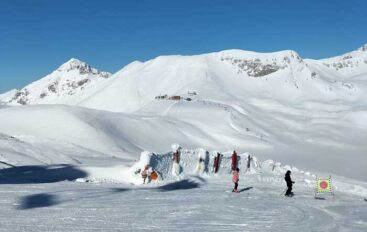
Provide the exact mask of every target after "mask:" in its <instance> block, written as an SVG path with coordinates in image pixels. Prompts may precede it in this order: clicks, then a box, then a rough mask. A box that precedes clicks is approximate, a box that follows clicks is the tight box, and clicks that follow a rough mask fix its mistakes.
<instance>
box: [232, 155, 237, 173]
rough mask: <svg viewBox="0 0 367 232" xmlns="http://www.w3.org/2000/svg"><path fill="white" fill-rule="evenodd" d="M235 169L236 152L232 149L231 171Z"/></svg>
mask: <svg viewBox="0 0 367 232" xmlns="http://www.w3.org/2000/svg"><path fill="white" fill-rule="evenodd" d="M236 169H237V153H236V151H233V153H232V171H234V170H236Z"/></svg>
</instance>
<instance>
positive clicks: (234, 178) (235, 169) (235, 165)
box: [231, 151, 294, 197]
mask: <svg viewBox="0 0 367 232" xmlns="http://www.w3.org/2000/svg"><path fill="white" fill-rule="evenodd" d="M231 160H232V165H231V167H232V181H233V183H234V188H233V190H232V192H236V193H238V192H239V191H238V182H239V180H240V169H239V168H238V163H237V153H236V151H233V153H232V157H231ZM251 161H252V157H251V156H250V155H248V157H247V166H246V167H247V170H250V167H251ZM284 180H285V182H286V184H287V191H286V193H285V196H288V197H291V196H293V192H292V187H293V184H294V181H292V179H291V171H289V170H288V171H287V172H286V174H285V177H284Z"/></svg>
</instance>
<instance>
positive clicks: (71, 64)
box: [57, 58, 92, 71]
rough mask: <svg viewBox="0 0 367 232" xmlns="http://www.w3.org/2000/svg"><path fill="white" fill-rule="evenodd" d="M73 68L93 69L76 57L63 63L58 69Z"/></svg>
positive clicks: (67, 69)
mask: <svg viewBox="0 0 367 232" xmlns="http://www.w3.org/2000/svg"><path fill="white" fill-rule="evenodd" d="M73 69H79V70H81V69H84V70H90V71H91V70H92V67H91V66H90V65H89V64H87V63H85V62H83V61H81V60H78V59H75V58H71V59H70V60H68V61H67V62H65V63H64V64H62V65H61V66H60V67H59V68H58V69H57V70H59V71H69V70H73Z"/></svg>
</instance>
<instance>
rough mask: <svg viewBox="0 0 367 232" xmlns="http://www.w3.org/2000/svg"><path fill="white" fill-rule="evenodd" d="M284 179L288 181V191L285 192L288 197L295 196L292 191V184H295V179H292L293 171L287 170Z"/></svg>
mask: <svg viewBox="0 0 367 232" xmlns="http://www.w3.org/2000/svg"><path fill="white" fill-rule="evenodd" d="M284 180H285V182H286V183H287V188H288V189H287V192H286V193H285V196H287V197H291V196H293V192H292V186H293V184H294V181H292V179H291V171H289V170H288V171H287V172H286V173H285V177H284Z"/></svg>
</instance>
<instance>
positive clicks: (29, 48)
mask: <svg viewBox="0 0 367 232" xmlns="http://www.w3.org/2000/svg"><path fill="white" fill-rule="evenodd" d="M366 9H367V1H364V0H359V1H358V0H348V1H338V0H334V1H329V0H323V1H320V0H305V1H300V0H297V1H296V0H284V1H282V0H247V1H245V0H242V1H240V0H239V1H232V0H226V1H225V0H223V1H218V0H185V1H179V0H177V1H174V0H154V1H153V0H142V1H138V0H134V1H133V0H132V1H128V0H126V1H118V0H115V1H111V0H103V1H102V0H101V1H94V0H83V1H82V0H63V1H53V0H1V1H0V92H4V91H6V90H9V89H12V88H21V87H23V86H24V85H26V84H28V83H30V82H32V81H34V80H37V79H39V78H41V77H43V76H45V75H46V74H48V73H50V72H51V71H53V70H54V69H56V68H57V67H58V66H60V65H61V64H62V63H64V62H65V61H67V60H68V59H70V58H71V57H74V58H78V59H80V60H83V61H85V62H87V63H89V64H90V65H92V66H93V67H96V68H98V69H100V70H105V71H110V72H116V71H117V70H119V69H121V68H122V67H123V66H124V65H126V64H128V63H130V62H132V61H134V60H140V61H145V60H148V59H151V58H154V57H156V56H159V55H170V54H182V55H189V54H200V53H206V52H213V51H220V50H224V49H232V48H238V49H244V50H252V51H259V52H271V51H278V50H284V49H292V50H295V51H297V52H298V53H299V54H300V55H301V56H302V57H305V58H325V57H330V56H334V55H339V54H342V53H345V52H348V51H351V50H354V49H356V48H358V47H360V46H362V45H363V44H365V43H367V10H366Z"/></svg>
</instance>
